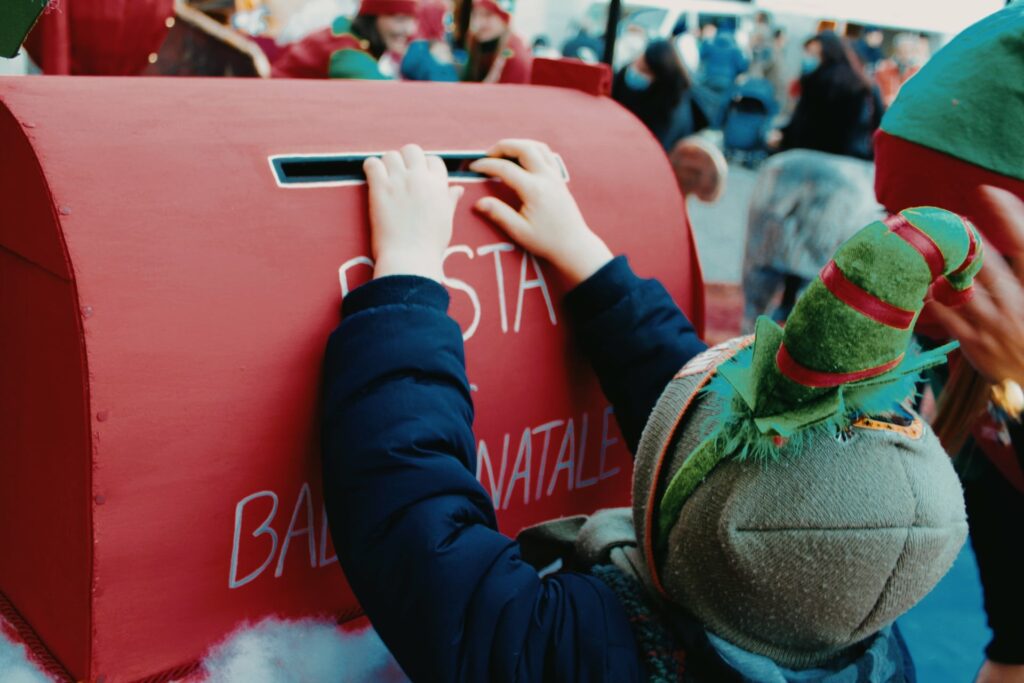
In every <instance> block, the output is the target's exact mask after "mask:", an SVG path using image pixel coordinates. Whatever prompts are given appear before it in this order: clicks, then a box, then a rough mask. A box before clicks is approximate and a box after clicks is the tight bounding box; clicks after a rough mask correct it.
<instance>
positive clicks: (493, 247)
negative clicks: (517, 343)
mask: <svg viewBox="0 0 1024 683" xmlns="http://www.w3.org/2000/svg"><path fill="white" fill-rule="evenodd" d="M515 248H516V246H515V245H514V244H510V243H509V242H498V243H497V244H485V245H484V246H482V247H478V248H477V250H476V253H477V255H478V256H486V255H487V254H494V273H495V275H496V276H497V278H498V310H499V311H500V312H501V331H502V332H508V310H507V309H506V306H505V271H504V270H503V269H502V267H501V252H503V251H515Z"/></svg>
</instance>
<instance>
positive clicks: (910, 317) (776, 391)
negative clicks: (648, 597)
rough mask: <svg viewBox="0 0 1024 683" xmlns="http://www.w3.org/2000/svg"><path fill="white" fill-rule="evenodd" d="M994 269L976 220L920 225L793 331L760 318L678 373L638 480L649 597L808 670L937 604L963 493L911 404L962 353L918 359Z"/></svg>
mask: <svg viewBox="0 0 1024 683" xmlns="http://www.w3.org/2000/svg"><path fill="white" fill-rule="evenodd" d="M980 268H981V242H980V240H979V238H978V235H977V232H976V230H975V229H974V227H973V226H972V225H970V223H968V222H967V221H965V220H963V219H962V218H961V217H960V216H958V215H956V214H953V213H950V212H948V211H944V210H941V209H936V208H916V209H907V210H905V211H902V212H900V214H898V215H895V216H892V217H890V218H889V219H888V220H886V221H884V222H883V221H876V222H874V223H872V224H870V225H868V226H867V227H865V228H863V229H862V230H861V231H859V232H858V233H857V234H856V235H854V237H852V238H851V239H850V240H848V241H847V242H846V243H845V244H843V245H842V246H841V247H840V248H839V250H838V251H837V253H836V254H835V257H834V259H833V261H831V262H830V263H829V264H828V265H827V266H826V267H825V268H824V269H823V270H822V272H821V275H820V276H819V277H818V278H817V279H816V280H815V281H814V282H813V283H812V284H811V285H810V286H809V288H808V289H807V291H806V292H805V293H804V295H803V296H802V297H801V299H800V300H799V301H798V302H797V305H796V308H795V309H794V311H793V314H792V316H791V317H790V318H789V320H788V321H787V323H786V326H785V329H784V330H783V329H782V328H780V327H779V326H778V325H776V324H775V323H773V322H772V321H770V320H768V319H767V318H762V319H760V320H759V321H758V324H757V330H756V335H755V336H754V337H753V338H744V339H736V340H732V341H730V342H727V343H726V344H723V345H721V346H720V347H716V348H714V349H711V350H709V351H707V352H705V353H704V354H702V355H701V356H698V357H697V358H695V359H693V360H691V361H690V362H689V363H688V364H687V365H686V366H685V367H684V368H683V369H682V370H680V372H679V373H678V374H677V375H676V377H675V378H674V379H673V380H672V382H670V383H669V385H668V387H667V388H666V390H665V392H664V393H663V394H662V397H661V398H660V399H659V401H658V404H657V406H656V407H655V409H654V411H653V413H652V415H651V418H650V419H649V421H648V425H647V427H646V429H645V431H644V435H643V438H642V439H641V443H640V447H639V449H638V452H637V460H636V467H635V470H634V480H633V501H634V504H633V513H634V523H635V526H636V529H637V535H638V539H639V541H640V545H641V547H642V548H643V553H642V554H643V560H644V564H645V567H646V572H645V580H646V581H647V582H648V587H649V589H650V590H652V591H653V592H655V593H657V594H660V595H661V596H662V597H663V598H665V599H667V600H669V601H670V602H672V603H675V604H677V605H680V606H682V607H683V608H685V609H686V610H687V611H688V612H689V613H690V614H692V615H694V616H695V617H696V618H697V619H698V620H699V621H700V622H701V623H702V624H703V625H704V626H705V627H706V628H708V629H709V630H710V631H711V632H713V633H715V634H717V635H719V636H720V637H722V638H725V639H726V640H728V641H730V642H732V643H734V644H736V645H739V646H740V647H742V648H744V649H747V650H749V651H752V652H755V653H759V654H763V655H765V656H768V657H770V658H772V659H773V660H775V661H776V662H779V663H781V664H783V665H786V666H791V667H796V668H805V667H809V666H815V665H818V664H821V663H823V662H825V661H828V660H829V659H831V658H833V657H835V656H836V655H837V654H838V653H840V652H842V651H844V650H845V649H846V648H848V647H850V646H851V645H853V644H855V643H858V642H860V641H862V640H864V639H865V638H867V637H869V636H871V635H872V634H874V633H876V632H878V631H879V630H880V629H883V628H885V627H886V626H887V625H888V624H890V623H891V622H892V621H893V620H894V619H895V618H896V617H898V616H899V615H900V614H902V613H903V612H905V611H906V610H907V609H909V608H910V607H911V606H913V604H915V603H916V602H917V601H918V600H919V599H920V598H921V597H923V596H924V595H925V594H926V593H927V592H928V591H929V590H931V588H932V587H933V586H934V585H935V583H937V582H938V580H939V578H940V577H941V576H942V575H943V574H944V573H945V572H946V570H947V569H948V568H949V566H950V565H951V564H952V562H953V559H954V558H955V557H956V554H957V553H958V552H959V549H960V547H961V545H962V544H963V541H964V539H965V537H966V516H965V513H964V505H963V495H962V492H961V490H960V486H959V483H958V480H957V477H956V474H955V473H954V472H953V469H952V466H951V465H950V463H949V458H948V457H947V456H946V454H945V452H944V451H943V450H942V448H941V446H940V445H939V443H938V440H937V439H936V438H935V436H934V434H932V432H931V430H930V428H929V427H928V426H927V425H926V424H925V423H924V422H923V421H922V420H921V419H920V418H919V417H918V416H917V415H916V414H914V413H913V411H911V410H909V409H908V408H906V407H905V406H903V405H902V404H903V403H905V399H906V398H907V397H908V396H909V395H910V394H911V393H912V392H913V390H914V384H915V382H916V380H917V379H918V373H919V372H920V371H921V370H922V369H924V368H926V367H928V366H931V365H934V364H937V363H941V362H943V361H944V360H945V354H946V353H947V352H948V351H949V350H951V349H952V348H953V347H954V346H955V344H950V345H947V346H945V347H941V348H938V349H934V350H932V351H928V352H919V351H915V350H913V349H911V348H909V344H910V340H911V331H912V328H913V325H914V322H915V320H916V318H917V316H918V314H919V312H920V310H921V308H922V306H923V304H924V300H925V298H926V296H928V295H929V293H931V295H932V296H935V297H937V298H942V299H943V300H945V301H949V302H951V303H955V302H956V301H957V300H962V299H964V298H965V297H966V296H967V295H968V293H969V291H970V287H971V282H972V280H973V277H974V275H975V274H976V273H977V272H978V270H979V269H980Z"/></svg>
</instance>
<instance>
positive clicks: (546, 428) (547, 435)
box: [533, 420, 565, 500]
mask: <svg viewBox="0 0 1024 683" xmlns="http://www.w3.org/2000/svg"><path fill="white" fill-rule="evenodd" d="M564 424H565V420H552V421H551V422H545V423H544V424H542V425H541V426H540V427H534V428H533V433H534V435H536V434H543V435H544V446H543V448H541V451H540V467H538V468H537V490H536V491H535V492H534V494H533V499H534V500H540V491H541V489H542V488H543V487H544V466H545V465H546V464H547V461H548V446H549V445H551V430H552V429H554V428H555V427H561V426H562V425H564Z"/></svg>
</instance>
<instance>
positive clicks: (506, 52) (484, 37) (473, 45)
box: [463, 0, 533, 83]
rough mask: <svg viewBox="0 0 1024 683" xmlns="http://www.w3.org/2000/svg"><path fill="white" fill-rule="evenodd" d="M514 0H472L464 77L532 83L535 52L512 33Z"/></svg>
mask: <svg viewBox="0 0 1024 683" xmlns="http://www.w3.org/2000/svg"><path fill="white" fill-rule="evenodd" d="M514 9H515V2H514V0H473V13H472V15H471V16H470V19H469V45H468V52H469V57H468V62H467V64H466V74H465V77H464V78H463V80H466V81H473V82H476V83H529V82H530V71H531V69H532V67H533V55H532V53H531V52H530V48H529V47H528V46H527V45H526V43H525V42H524V41H523V39H522V38H520V37H519V36H518V35H516V34H515V33H513V32H512V27H511V23H512V12H513V11H514Z"/></svg>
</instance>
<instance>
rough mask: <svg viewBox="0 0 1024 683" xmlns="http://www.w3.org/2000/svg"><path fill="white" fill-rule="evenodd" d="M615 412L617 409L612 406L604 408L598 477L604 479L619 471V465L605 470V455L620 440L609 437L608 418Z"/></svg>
mask: <svg viewBox="0 0 1024 683" xmlns="http://www.w3.org/2000/svg"><path fill="white" fill-rule="evenodd" d="M614 412H615V410H614V409H613V408H612V407H611V406H608V407H607V408H605V409H604V424H603V425H602V427H601V454H600V455H599V456H598V458H597V478H598V479H602V480H604V479H610V478H611V477H614V476H615V475H616V474H618V473H619V468H618V467H616V468H615V469H613V470H608V471H607V472H605V470H604V456H605V453H606V452H607V451H608V447H609V446H614V445H615V444H617V443H618V442H619V440H618V439H616V438H612V439H609V438H608V418H610V417H611V416H612V413H614Z"/></svg>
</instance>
